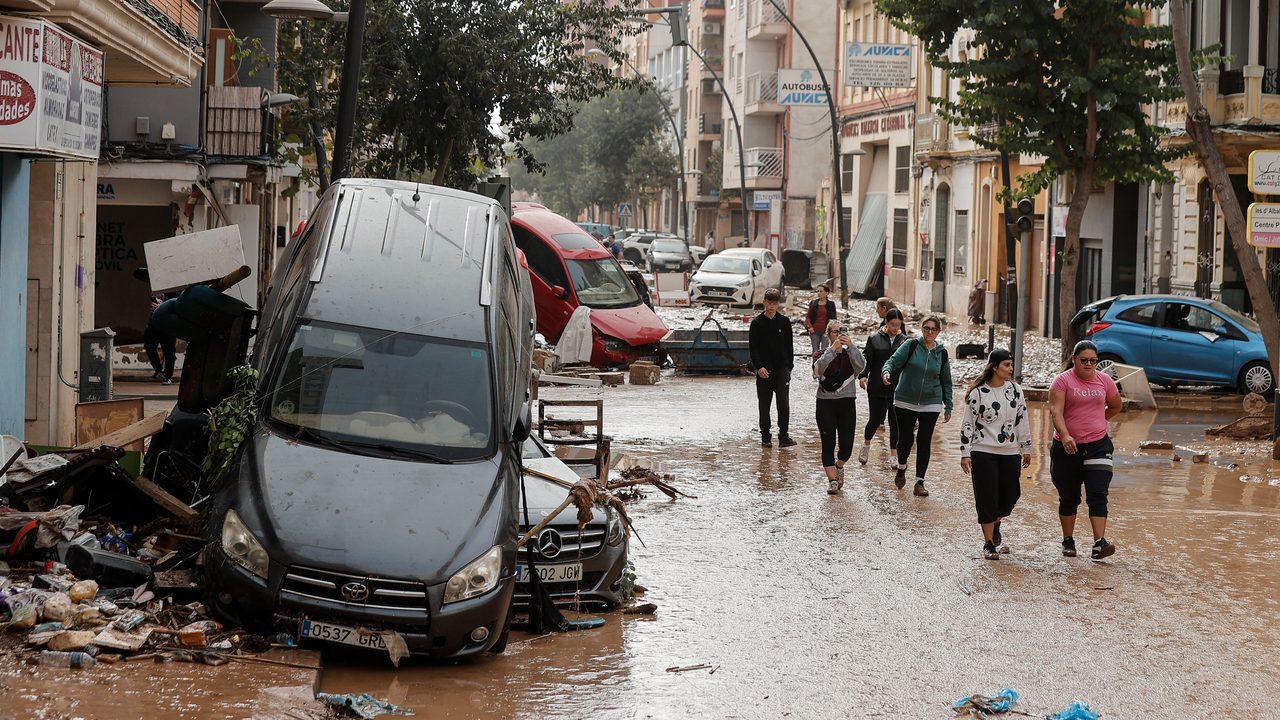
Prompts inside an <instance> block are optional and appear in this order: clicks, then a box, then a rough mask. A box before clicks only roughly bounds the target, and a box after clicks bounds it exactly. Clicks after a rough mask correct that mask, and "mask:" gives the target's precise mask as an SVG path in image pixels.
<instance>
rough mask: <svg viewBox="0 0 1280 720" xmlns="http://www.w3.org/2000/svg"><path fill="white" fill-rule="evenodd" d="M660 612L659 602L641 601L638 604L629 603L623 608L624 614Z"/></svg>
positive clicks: (652, 613) (654, 613)
mask: <svg viewBox="0 0 1280 720" xmlns="http://www.w3.org/2000/svg"><path fill="white" fill-rule="evenodd" d="M657 612H658V604H657V603H651V602H646V603H640V604H638V605H628V606H627V607H625V608H623V609H622V614H623V615H656V614H657Z"/></svg>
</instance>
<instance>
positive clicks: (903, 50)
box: [844, 42, 911, 87]
mask: <svg viewBox="0 0 1280 720" xmlns="http://www.w3.org/2000/svg"><path fill="white" fill-rule="evenodd" d="M844 66H845V69H844V84H845V85H846V86H848V87H859V86H860V87H911V46H910V45H889V44H885V43H859V42H851V43H848V44H846V45H845V46H844Z"/></svg>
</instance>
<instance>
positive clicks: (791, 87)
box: [778, 68, 829, 107]
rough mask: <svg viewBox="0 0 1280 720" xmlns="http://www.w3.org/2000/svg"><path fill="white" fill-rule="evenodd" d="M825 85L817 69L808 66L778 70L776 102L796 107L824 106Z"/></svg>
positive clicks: (825, 97)
mask: <svg viewBox="0 0 1280 720" xmlns="http://www.w3.org/2000/svg"><path fill="white" fill-rule="evenodd" d="M828 97H829V96H828V95H827V86H826V85H825V84H824V83H823V82H822V76H821V75H819V74H818V71H817V70H810V69H808V68H801V69H782V70H779V71H778V104H779V105H792V106H796V107H826V106H827V101H828Z"/></svg>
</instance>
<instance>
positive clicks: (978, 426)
mask: <svg viewBox="0 0 1280 720" xmlns="http://www.w3.org/2000/svg"><path fill="white" fill-rule="evenodd" d="M975 450H976V451H977V452H984V453H988V454H991V455H1027V454H1030V453H1031V424H1030V423H1029V422H1028V421H1027V396H1026V395H1025V394H1024V393H1023V392H1022V388H1021V387H1019V386H1018V384H1017V383H1015V382H1012V381H1010V382H1006V383H1005V384H1004V385H1002V386H1000V387H998V388H993V387H991V386H990V385H988V384H986V383H983V384H981V385H979V386H978V387H976V388H974V389H973V392H971V393H969V397H968V398H966V399H965V402H964V415H963V416H962V417H961V418H960V457H969V453H970V452H971V451H975Z"/></svg>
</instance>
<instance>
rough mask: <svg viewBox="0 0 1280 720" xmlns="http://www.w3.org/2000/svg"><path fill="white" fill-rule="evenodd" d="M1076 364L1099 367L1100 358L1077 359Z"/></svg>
mask: <svg viewBox="0 0 1280 720" xmlns="http://www.w3.org/2000/svg"><path fill="white" fill-rule="evenodd" d="M1076 362H1078V363H1080V364H1081V365H1097V364H1098V358H1084V357H1082V358H1076Z"/></svg>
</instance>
